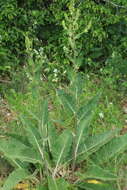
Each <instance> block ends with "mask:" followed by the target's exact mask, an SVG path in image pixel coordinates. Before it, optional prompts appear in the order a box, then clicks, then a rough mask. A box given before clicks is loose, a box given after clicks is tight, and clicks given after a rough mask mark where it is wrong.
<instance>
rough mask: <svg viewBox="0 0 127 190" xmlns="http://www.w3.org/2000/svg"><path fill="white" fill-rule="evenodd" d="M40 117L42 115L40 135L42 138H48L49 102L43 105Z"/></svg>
mask: <svg viewBox="0 0 127 190" xmlns="http://www.w3.org/2000/svg"><path fill="white" fill-rule="evenodd" d="M39 115H40V122H39V129H40V135H41V137H42V138H46V137H47V124H48V102H47V101H46V100H45V101H44V102H43V104H42V105H41V110H40V114H39Z"/></svg>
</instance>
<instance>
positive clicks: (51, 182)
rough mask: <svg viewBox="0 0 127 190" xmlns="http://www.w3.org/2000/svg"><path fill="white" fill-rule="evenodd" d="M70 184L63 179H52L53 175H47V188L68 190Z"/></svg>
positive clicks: (50, 189)
mask: <svg viewBox="0 0 127 190" xmlns="http://www.w3.org/2000/svg"><path fill="white" fill-rule="evenodd" d="M69 187H70V185H69V184H68V183H67V182H66V181H65V180H64V179H63V178H60V179H54V178H53V177H48V188H49V190H59V189H61V190H68V189H70V188H69Z"/></svg>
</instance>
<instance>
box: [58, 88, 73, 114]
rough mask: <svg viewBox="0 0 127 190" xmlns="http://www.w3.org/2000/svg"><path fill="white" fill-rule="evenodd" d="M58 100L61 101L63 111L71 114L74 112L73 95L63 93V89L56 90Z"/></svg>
mask: <svg viewBox="0 0 127 190" xmlns="http://www.w3.org/2000/svg"><path fill="white" fill-rule="evenodd" d="M57 94H58V97H59V99H60V102H61V103H62V105H63V107H64V109H65V111H67V112H68V113H71V114H75V113H76V100H75V98H74V96H71V95H70V94H67V93H65V92H64V91H63V90H59V91H57Z"/></svg>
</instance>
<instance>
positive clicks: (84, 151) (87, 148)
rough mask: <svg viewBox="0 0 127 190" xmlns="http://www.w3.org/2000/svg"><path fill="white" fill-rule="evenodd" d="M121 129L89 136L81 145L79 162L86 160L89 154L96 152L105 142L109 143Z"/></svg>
mask: <svg viewBox="0 0 127 190" xmlns="http://www.w3.org/2000/svg"><path fill="white" fill-rule="evenodd" d="M118 131H119V130H112V131H106V132H104V133H101V134H97V135H94V136H89V137H88V138H87V139H85V140H84V142H83V143H82V144H81V146H80V147H79V151H78V162H81V161H83V160H85V159H86V158H87V157H88V156H89V155H91V154H92V153H94V152H96V151H97V150H98V149H99V148H100V147H102V146H103V145H104V144H106V143H108V142H109V141H110V140H111V139H112V138H113V137H114V136H115V135H116V134H117V132H118Z"/></svg>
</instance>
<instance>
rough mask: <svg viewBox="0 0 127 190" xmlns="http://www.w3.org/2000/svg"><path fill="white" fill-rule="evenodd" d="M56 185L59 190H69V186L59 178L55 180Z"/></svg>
mask: <svg viewBox="0 0 127 190" xmlns="http://www.w3.org/2000/svg"><path fill="white" fill-rule="evenodd" d="M57 185H58V188H59V189H60V190H68V189H70V188H69V187H70V184H69V183H68V182H67V181H65V179H63V178H59V179H58V180H57Z"/></svg>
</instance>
